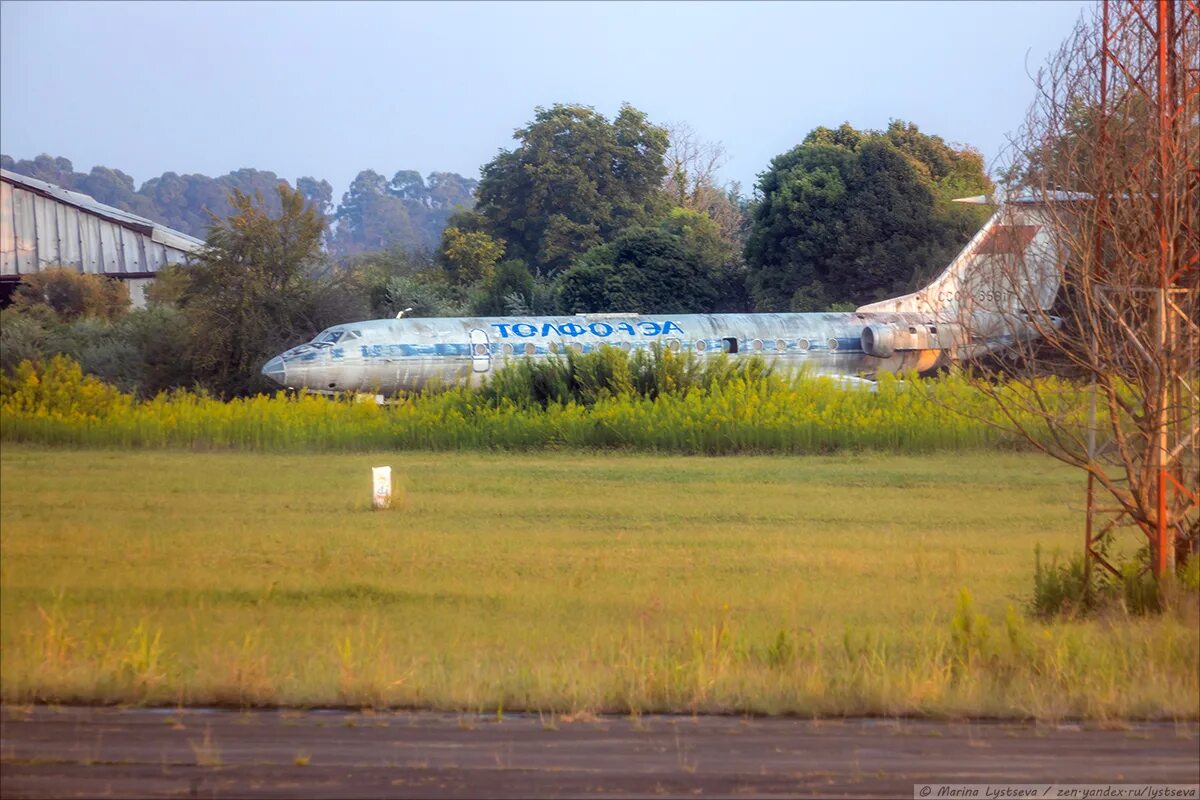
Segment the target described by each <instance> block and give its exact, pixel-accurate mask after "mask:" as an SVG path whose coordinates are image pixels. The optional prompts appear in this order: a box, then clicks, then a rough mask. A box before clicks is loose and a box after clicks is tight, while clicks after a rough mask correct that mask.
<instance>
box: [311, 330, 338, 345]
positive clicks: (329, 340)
mask: <svg viewBox="0 0 1200 800" xmlns="http://www.w3.org/2000/svg"><path fill="white" fill-rule="evenodd" d="M344 333H345V331H339V330H327V331H321V332H320V333H318V334H317V336H316V338H315V339H313V340H312V343H313V344H315V345H318V346H319V345H324V346H326V347H330V346H332V345H335V344H337V343H338V341H339V340H340V339H341V338H342V335H343V334H344Z"/></svg>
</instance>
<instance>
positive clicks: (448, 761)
mask: <svg viewBox="0 0 1200 800" xmlns="http://www.w3.org/2000/svg"><path fill="white" fill-rule="evenodd" d="M0 721H2V726H0V796H3V797H5V798H15V797H46V796H54V797H70V796H97V795H102V794H108V795H113V796H118V797H130V796H180V795H182V796H191V797H430V796H439V797H530V796H581V795H609V794H611V795H625V796H628V795H637V796H651V795H653V796H671V795H675V796H688V797H695V796H750V797H763V796H796V795H817V796H860V797H862V796H867V797H871V796H880V795H888V796H906V797H912V796H913V788H912V785H913V784H914V783H967V782H970V783H979V782H1019V783H1031V782H1047V783H1110V782H1120V783H1146V782H1156V783H1157V782H1163V783H1195V782H1197V781H1198V780H1200V754H1198V753H1200V750H1198V747H1200V745H1198V742H1200V738H1198V737H1200V730H1198V727H1197V725H1196V724H1195V723H1153V724H1139V723H1131V724H1127V725H1111V726H1107V728H1108V729H1100V728H1099V727H1098V726H1094V725H1073V724H1065V725H1045V724H1043V725H1032V724H1028V725H1026V724H1021V725H1014V724H1005V723H988V722H971V723H941V722H917V721H908V720H900V721H891V720H889V721H878V720H850V721H812V720H795V719H743V718H738V717H699V718H693V717H669V716H649V717H642V718H640V719H631V718H629V717H603V718H600V719H590V720H570V719H564V718H558V717H540V718H539V716H537V715H532V716H530V715H517V716H511V715H510V716H505V717H504V719H503V720H502V721H497V720H496V718H495V717H490V718H486V717H485V718H480V717H477V716H474V715H470V716H459V715H454V714H437V713H425V712H420V713H408V712H398V713H377V714H372V713H349V712H345V711H253V712H236V711H213V710H186V711H179V710H132V709H131V710H121V709H100V708H53V707H41V706H39V707H32V708H29V707H6V708H4V709H2V710H0Z"/></svg>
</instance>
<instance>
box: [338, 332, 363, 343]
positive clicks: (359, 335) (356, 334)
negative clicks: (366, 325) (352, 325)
mask: <svg viewBox="0 0 1200 800" xmlns="http://www.w3.org/2000/svg"><path fill="white" fill-rule="evenodd" d="M361 338H362V331H346V332H345V336H343V337H342V344H345V343H346V342H349V341H353V340H354V339H361Z"/></svg>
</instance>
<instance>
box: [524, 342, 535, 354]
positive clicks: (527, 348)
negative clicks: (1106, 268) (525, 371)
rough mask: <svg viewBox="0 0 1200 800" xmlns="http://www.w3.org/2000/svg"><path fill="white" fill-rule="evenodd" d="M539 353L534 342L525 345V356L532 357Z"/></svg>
mask: <svg viewBox="0 0 1200 800" xmlns="http://www.w3.org/2000/svg"><path fill="white" fill-rule="evenodd" d="M536 352H537V348H536V347H534V346H533V342H526V343H525V355H527V356H531V355H533V354H534V353H536Z"/></svg>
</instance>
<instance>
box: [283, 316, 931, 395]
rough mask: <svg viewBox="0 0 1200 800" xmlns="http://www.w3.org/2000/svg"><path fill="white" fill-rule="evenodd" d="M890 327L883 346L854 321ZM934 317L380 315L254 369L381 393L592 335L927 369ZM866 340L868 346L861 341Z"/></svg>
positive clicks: (481, 377) (800, 362) (820, 363)
mask: <svg viewBox="0 0 1200 800" xmlns="http://www.w3.org/2000/svg"><path fill="white" fill-rule="evenodd" d="M872 325H873V326H876V327H877V328H878V327H879V326H882V327H885V328H888V329H890V330H892V331H895V332H896V337H894V338H895V341H892V342H891V346H890V347H888V348H886V349H880V347H879V345H878V343H876V342H872V341H871V340H870V338H869V337H868V340H867V342H866V348H864V329H865V328H866V327H867V326H872ZM950 338H951V337H950V335H949V334H948V332H947V331H946V330H945V328H944V326H943V329H942V330H941V331H939V329H938V326H937V325H936V324H935V323H934V322H932V321H931V319H930V318H929V316H927V315H917V314H911V313H855V312H846V313H816V314H655V315H637V314H583V315H575V316H560V317H448V318H436V319H420V318H414V319H380V320H369V321H364V322H354V323H347V324H345V325H338V326H335V327H333V328H329V329H327V330H325V331H322V332H321V333H320V334H318V336H317V338H316V339H314V340H313V341H312V342H309V343H306V344H303V345H300V346H298V347H294V348H292V349H291V350H288V351H287V352H285V353H283V354H281V355H280V356H278V357H276V358H274V359H272V360H271V361H269V362H268V363H267V364H266V366H265V367H263V374H265V375H267V376H268V377H270V378H271V379H273V380H274V381H276V382H277V383H279V384H280V385H282V386H286V387H288V388H295V389H299V388H307V389H310V390H313V391H319V392H373V393H376V392H377V393H381V394H392V393H394V392H397V391H401V390H407V391H416V390H421V389H424V388H426V387H429V386H443V387H446V386H453V385H463V384H467V385H478V384H480V383H483V382H484V381H486V380H487V379H488V377H489V376H490V375H491V374H492V373H493V372H494V371H495V370H496V369H498V368H499V367H501V366H502V365H504V364H506V363H510V362H512V361H514V360H517V359H521V358H533V359H545V358H556V357H560V356H562V355H563V354H565V353H566V352H567V351H568V350H574V351H575V352H579V353H590V352H594V351H597V350H599V349H600V348H602V347H605V346H608V347H616V348H619V349H621V350H624V351H626V352H631V351H634V350H642V349H649V348H651V347H652V346H653V345H654V344H655V343H657V344H658V345H659V346H661V347H663V348H666V349H669V350H672V351H676V352H679V353H694V354H695V355H696V356H697V357H700V358H708V357H712V356H715V355H718V354H728V356H729V357H731V358H740V357H745V356H749V355H758V356H761V357H763V358H764V359H766V360H767V361H768V362H770V363H772V364H773V365H774V367H775V368H776V369H780V370H785V371H794V370H799V369H807V370H808V371H810V372H812V373H814V374H833V375H848V376H858V377H863V378H874V377H875V376H877V375H878V374H879V373H882V372H904V371H909V370H915V371H917V372H921V373H927V372H930V371H931V370H934V369H936V368H937V367H938V366H940V365H941V364H943V363H944V362H945V359H946V355H947V353H948V352H949V351H948V348H949V347H951V346H952V345H953V344H954V343H953V342H952V341H950ZM872 346H874V347H873V349H874V350H875V353H876V354H872V353H871V352H869V350H871V349H872Z"/></svg>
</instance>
